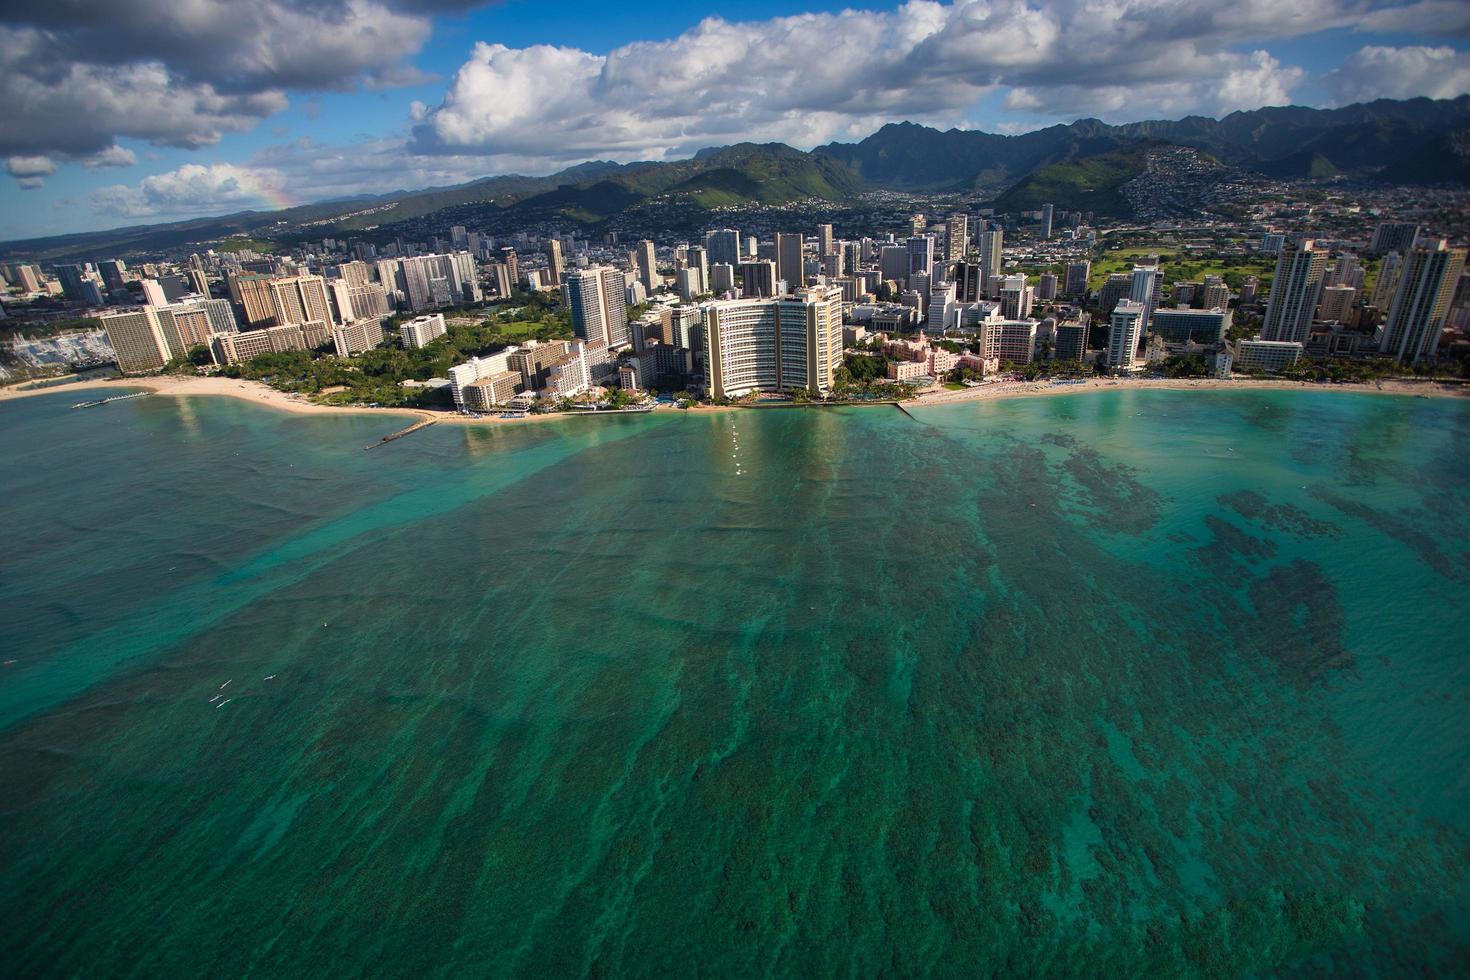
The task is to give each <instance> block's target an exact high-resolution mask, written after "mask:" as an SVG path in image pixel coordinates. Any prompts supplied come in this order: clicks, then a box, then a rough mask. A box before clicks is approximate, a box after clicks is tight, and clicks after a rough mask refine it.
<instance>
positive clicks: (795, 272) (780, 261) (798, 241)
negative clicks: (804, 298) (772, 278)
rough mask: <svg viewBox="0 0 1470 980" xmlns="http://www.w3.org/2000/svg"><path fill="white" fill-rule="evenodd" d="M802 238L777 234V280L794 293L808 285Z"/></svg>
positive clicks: (797, 235) (796, 235) (781, 233)
mask: <svg viewBox="0 0 1470 980" xmlns="http://www.w3.org/2000/svg"><path fill="white" fill-rule="evenodd" d="M802 244H803V242H802V237H801V235H799V234H795V235H789V234H786V233H784V232H777V233H776V278H777V279H779V280H780V281H782V282H784V283H786V291H787V292H789V293H794V292H796V291H797V290H799V289H801V288H803V287H804V286H805V285H806V275H805V270H804V269H803V263H804V262H805V261H806V260H805V258H803V254H802V251H803V250H802Z"/></svg>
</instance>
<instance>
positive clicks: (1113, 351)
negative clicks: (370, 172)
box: [1107, 299, 1144, 371]
mask: <svg viewBox="0 0 1470 980" xmlns="http://www.w3.org/2000/svg"><path fill="white" fill-rule="evenodd" d="M1143 315H1144V306H1143V304H1142V303H1138V302H1135V301H1134V300H1131V299H1125V300H1122V301H1120V302H1119V303H1118V305H1117V307H1115V308H1114V310H1113V315H1112V318H1111V320H1110V321H1109V323H1108V361H1107V364H1108V369H1109V370H1112V371H1131V370H1133V359H1134V356H1135V354H1136V353H1137V351H1138V341H1139V340H1140V339H1141V338H1142V337H1143Z"/></svg>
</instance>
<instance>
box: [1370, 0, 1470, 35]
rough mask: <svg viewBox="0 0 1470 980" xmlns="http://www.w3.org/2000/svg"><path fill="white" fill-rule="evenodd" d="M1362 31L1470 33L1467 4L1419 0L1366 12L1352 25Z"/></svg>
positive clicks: (1459, 1)
mask: <svg viewBox="0 0 1470 980" xmlns="http://www.w3.org/2000/svg"><path fill="white" fill-rule="evenodd" d="M1354 27H1355V28H1356V29H1357V30H1358V31H1359V32H1361V33H1372V34H1429V35H1433V36H1436V37H1466V36H1470V4H1467V3H1465V2H1464V0H1419V2H1417V3H1411V4H1408V5H1407V6H1402V7H1401V6H1389V7H1383V8H1381V9H1379V10H1372V11H1368V12H1366V13H1365V14H1364V15H1363V16H1362V18H1361V19H1359V20H1358V22H1357V23H1356V24H1355V25H1354Z"/></svg>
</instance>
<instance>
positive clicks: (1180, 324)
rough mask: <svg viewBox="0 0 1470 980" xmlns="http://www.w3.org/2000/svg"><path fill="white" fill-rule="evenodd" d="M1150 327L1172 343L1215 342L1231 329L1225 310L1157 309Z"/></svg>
mask: <svg viewBox="0 0 1470 980" xmlns="http://www.w3.org/2000/svg"><path fill="white" fill-rule="evenodd" d="M1150 329H1152V330H1153V332H1154V333H1156V334H1158V335H1159V336H1160V337H1162V338H1163V340H1164V342H1165V343H1170V344H1187V343H1195V344H1215V343H1219V342H1220V341H1221V340H1223V339H1224V337H1225V331H1226V330H1228V329H1230V314H1229V313H1227V312H1226V311H1225V310H1221V309H1213V310H1183V309H1177V310H1155V311H1154V315H1153V322H1152V324H1151V326H1150Z"/></svg>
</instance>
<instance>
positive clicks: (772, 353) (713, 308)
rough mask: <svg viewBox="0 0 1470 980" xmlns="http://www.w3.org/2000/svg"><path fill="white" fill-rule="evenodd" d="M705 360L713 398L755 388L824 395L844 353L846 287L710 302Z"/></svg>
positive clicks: (706, 320)
mask: <svg viewBox="0 0 1470 980" xmlns="http://www.w3.org/2000/svg"><path fill="white" fill-rule="evenodd" d="M702 309H703V310H704V340H705V344H706V349H705V362H706V365H707V374H708V379H709V393H710V396H711V397H713V398H738V397H739V396H741V395H744V394H748V393H749V392H752V391H757V390H759V391H795V390H803V391H806V392H808V393H809V394H811V395H814V396H815V395H824V394H826V393H827V392H829V391H830V390H831V387H832V373H833V371H834V370H835V369H836V367H837V365H838V363H839V362H840V361H841V359H842V289H841V288H840V287H837V286H827V287H822V288H813V289H803V290H800V291H798V292H797V293H795V294H794V295H790V296H782V297H779V298H777V299H756V300H750V299H740V300H730V301H728V302H722V303H708V304H706V305H705V306H704V307H703V308H702Z"/></svg>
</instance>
